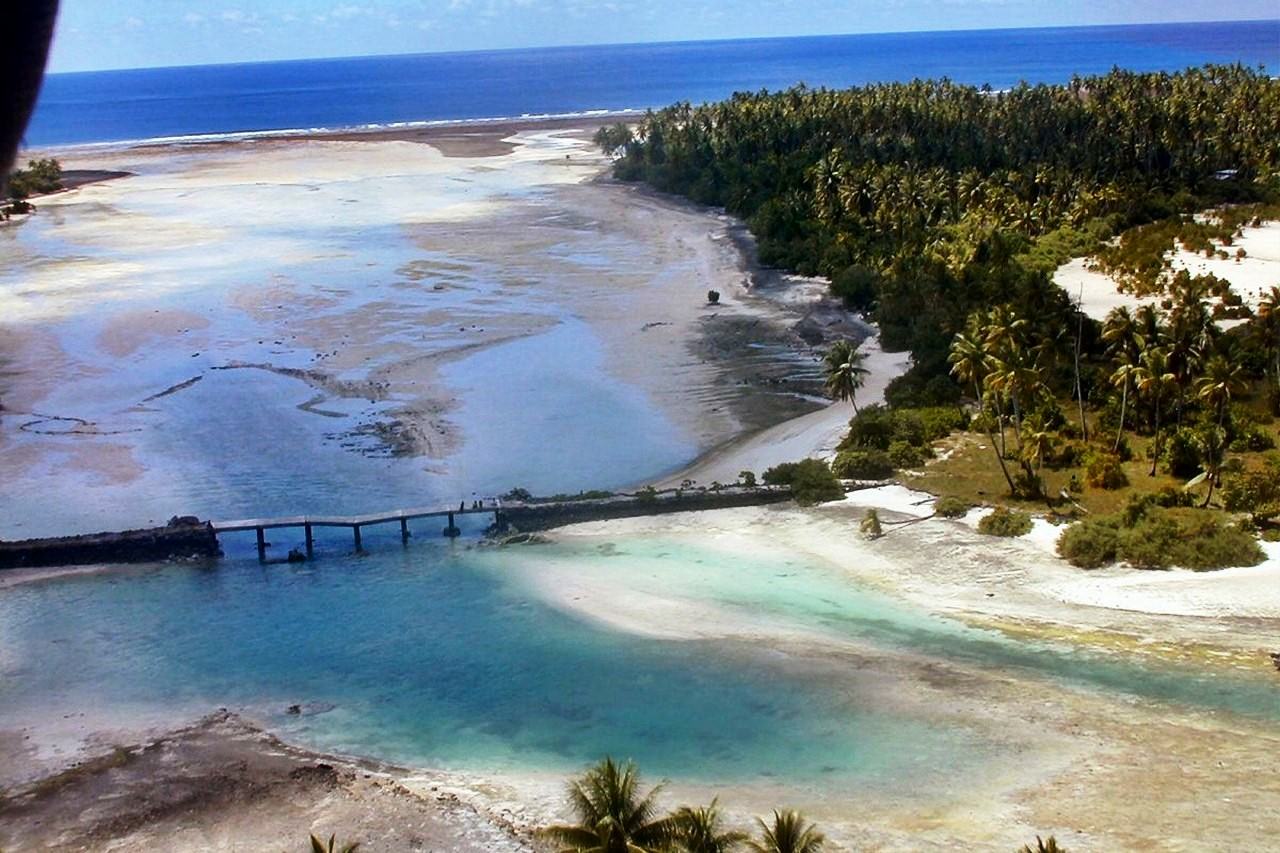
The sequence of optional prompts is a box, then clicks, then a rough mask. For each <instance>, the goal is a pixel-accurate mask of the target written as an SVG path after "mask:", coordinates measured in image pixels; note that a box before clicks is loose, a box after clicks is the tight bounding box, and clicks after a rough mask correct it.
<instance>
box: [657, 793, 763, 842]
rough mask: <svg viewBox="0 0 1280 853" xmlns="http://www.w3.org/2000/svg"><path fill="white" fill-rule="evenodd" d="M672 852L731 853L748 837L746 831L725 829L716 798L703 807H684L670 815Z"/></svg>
mask: <svg viewBox="0 0 1280 853" xmlns="http://www.w3.org/2000/svg"><path fill="white" fill-rule="evenodd" d="M671 819H672V822H673V823H674V824H675V845H674V851H675V853H730V851H733V850H737V849H739V848H740V847H741V846H742V845H743V844H744V843H745V842H746V840H747V834H746V833H745V832H738V831H737V830H726V829H724V821H723V820H722V819H721V816H720V807H719V804H718V801H717V800H712V801H711V805H709V806H704V807H702V808H697V809H693V808H689V807H688V806H684V807H683V808H681V809H680V810H679V811H677V812H676V813H675V814H674V815H672V816H671Z"/></svg>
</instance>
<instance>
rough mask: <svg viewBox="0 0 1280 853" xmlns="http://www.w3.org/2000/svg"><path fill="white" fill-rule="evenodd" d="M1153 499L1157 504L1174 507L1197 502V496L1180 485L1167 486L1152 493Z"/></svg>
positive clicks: (1168, 507) (1166, 507) (1169, 507)
mask: <svg viewBox="0 0 1280 853" xmlns="http://www.w3.org/2000/svg"><path fill="white" fill-rule="evenodd" d="M1151 500H1152V502H1153V503H1154V504H1155V505H1156V506H1160V507H1164V508H1165V509H1173V508H1175V507H1185V506H1191V505H1193V504H1194V503H1195V502H1196V496H1195V495H1193V494H1192V493H1191V492H1188V491H1187V490H1186V489H1183V488H1179V487H1178V486H1165V487H1164V488H1163V489H1161V490H1160V491H1158V492H1155V493H1154V494H1152V495H1151Z"/></svg>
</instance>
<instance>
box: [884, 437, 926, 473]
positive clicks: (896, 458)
mask: <svg viewBox="0 0 1280 853" xmlns="http://www.w3.org/2000/svg"><path fill="white" fill-rule="evenodd" d="M887 455H888V457H889V462H890V464H892V465H893V467H894V468H899V469H901V468H919V467H920V466H921V465H923V464H924V463H925V460H926V459H928V458H929V457H931V456H932V455H933V454H932V453H931V452H929V451H928V449H927V448H924V447H916V446H914V445H911V444H907V443H906V442H905V441H895V442H893V443H892V444H890V445H889V450H888V453H887Z"/></svg>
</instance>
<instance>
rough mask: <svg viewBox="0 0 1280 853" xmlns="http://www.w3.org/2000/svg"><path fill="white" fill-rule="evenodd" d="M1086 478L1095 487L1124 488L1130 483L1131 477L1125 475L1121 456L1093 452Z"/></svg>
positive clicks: (1086, 470)
mask: <svg viewBox="0 0 1280 853" xmlns="http://www.w3.org/2000/svg"><path fill="white" fill-rule="evenodd" d="M1084 479H1085V482H1086V483H1088V484H1089V485H1090V486H1091V487H1092V488H1095V489H1108V490H1111V489H1123V488H1124V487H1125V486H1127V485H1129V478H1128V477H1126V476H1125V473H1124V467H1123V466H1122V465H1121V464H1120V458H1119V457H1118V456H1112V455H1111V454H1110V453H1097V452H1094V453H1091V454H1090V455H1089V462H1088V465H1087V466H1086V468H1085V472H1084Z"/></svg>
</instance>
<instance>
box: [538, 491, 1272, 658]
mask: <svg viewBox="0 0 1280 853" xmlns="http://www.w3.org/2000/svg"><path fill="white" fill-rule="evenodd" d="M931 504H932V499H931V497H930V496H929V495H926V494H923V493H918V492H913V491H911V490H909V489H905V488H903V487H901V486H887V487H883V488H879V489H868V490H864V491H859V492H853V493H851V494H850V495H849V496H848V497H847V498H846V499H845V500H844V501H842V502H838V503H834V504H824V505H822V506H821V507H819V508H817V509H815V510H812V511H804V510H798V509H786V508H778V507H762V508H743V509H728V510H717V511H714V512H705V513H697V514H678V515H671V516H661V517H655V518H649V519H644V518H639V519H627V520H619V521H609V522H595V523H591V524H581V525H572V526H569V527H565V528H561V529H560V530H558V531H556V534H555V535H556V536H557V537H561V536H563V537H580V536H587V537H604V536H607V535H616V536H649V535H658V536H667V535H672V536H679V537H689V538H690V539H691V540H693V541H697V542H698V543H699V544H700V545H702V546H705V547H709V548H717V547H719V548H728V549H730V550H733V549H738V550H741V551H744V552H747V553H756V552H760V551H761V550H762V549H763V550H764V551H771V552H774V553H779V554H807V555H811V556H813V557H816V558H818V559H820V560H823V561H825V562H828V563H831V564H833V565H836V566H839V567H841V568H842V569H843V570H844V571H846V572H848V574H849V576H850V578H851V579H854V580H856V581H858V582H862V583H869V584H871V585H872V586H874V587H876V588H879V589H884V590H886V591H889V592H891V593H893V594H894V595H897V596H901V597H904V598H907V599H909V600H910V601H911V602H912V603H913V604H915V605H917V606H919V607H922V608H924V609H926V610H930V611H934V612H939V613H949V614H960V615H964V616H966V617H973V618H975V619H976V620H977V621H979V622H984V621H987V620H991V621H996V622H999V621H1001V620H1015V621H1019V620H1026V621H1028V622H1039V623H1044V624H1057V625H1063V626H1072V627H1073V628H1076V629H1079V630H1081V631H1086V632H1087V631H1089V630H1095V629H1096V630H1104V631H1118V632H1122V633H1127V634H1130V635H1131V636H1134V637H1139V638H1141V637H1147V636H1150V637H1164V636H1165V635H1168V634H1170V633H1171V627H1172V628H1173V630H1172V636H1177V637H1178V638H1180V639H1181V640H1184V641H1189V642H1205V643H1213V644H1222V645H1224V646H1227V647H1230V648H1233V649H1235V650H1237V651H1241V652H1244V653H1246V654H1248V655H1251V656H1252V657H1253V659H1254V660H1255V661H1256V662H1257V664H1258V665H1259V666H1264V667H1265V666H1269V663H1268V662H1267V661H1266V659H1265V656H1264V655H1263V654H1262V652H1263V651H1264V650H1266V649H1268V648H1269V647H1270V646H1272V645H1274V637H1275V636H1276V635H1275V634H1274V633H1272V632H1275V631H1280V593H1277V589H1280V553H1278V552H1280V548H1277V547H1276V546H1274V545H1271V544H1268V545H1267V546H1266V547H1267V549H1268V554H1269V559H1268V560H1267V562H1265V563H1263V564H1262V565H1260V566H1257V567H1253V568H1248V569H1228V570H1225V571H1220V572H1187V571H1181V570H1178V571H1169V572H1150V571H1139V570H1134V569H1109V570H1101V571H1088V572H1087V571H1084V570H1081V569H1076V568H1074V567H1072V566H1070V565H1068V564H1067V563H1066V562H1065V561H1063V560H1061V559H1059V558H1057V557H1055V556H1053V555H1052V554H1051V553H1050V552H1048V551H1047V549H1046V547H1045V544H1044V542H1043V541H1041V542H1037V541H1036V540H1034V539H1031V538H1030V537H1027V538H1023V539H1011V540H1004V539H998V538H995V537H989V536H983V535H982V534H979V533H977V532H976V530H975V529H974V527H975V525H976V519H977V517H979V516H980V514H981V513H974V514H973V516H972V518H970V519H965V520H955V521H950V520H946V519H939V518H928V516H929V515H931V513H932V509H931ZM868 507H875V508H877V509H879V510H881V512H882V517H883V518H884V519H886V520H887V521H888V522H890V523H889V524H886V530H887V531H888V533H887V535H886V536H884V537H883V538H882V539H879V540H876V541H874V542H868V541H866V540H865V539H864V538H862V537H861V536H860V535H859V534H858V533H857V523H858V521H860V520H861V518H862V514H863V512H864V510H865V509H866V508H868ZM912 519H922V520H920V521H918V522H912V521H911V520H912ZM899 522H909V523H906V524H900V523H899ZM1046 526H1047V525H1046ZM1039 538H1040V539H1041V540H1048V539H1049V538H1050V537H1048V536H1044V535H1043V534H1042V535H1041V537H1039ZM1052 539H1053V541H1056V537H1052ZM555 586H556V584H554V583H551V584H548V591H549V594H552V593H551V588H553V587H555ZM554 594H555V595H556V597H557V600H561V601H562V603H563V600H564V598H565V596H567V595H568V593H565V594H564V595H561V594H559V593H554ZM593 601H594V599H593V598H592V597H591V596H589V595H587V596H583V597H582V598H581V600H580V602H579V604H578V605H575V606H576V607H577V606H580V607H581V608H583V609H584V610H586V609H590V608H591V606H592V604H593ZM621 601H622V603H625V600H621ZM637 601H638V602H639V604H638V609H639V610H640V611H641V612H643V611H644V610H645V605H646V604H654V603H655V602H654V601H653V600H652V599H651V598H646V597H645V596H640V597H638V598H637ZM618 603H619V600H615V601H614V602H613V604H614V605H617V604H618ZM566 606H568V605H566ZM663 606H666V607H675V606H676V605H673V604H671V603H670V602H667V603H666V604H664V605H663ZM681 606H683V605H681ZM605 609H615V608H605ZM1178 616H1186V617H1190V618H1188V619H1174V620H1172V621H1171V620H1170V619H1167V618H1166V617H1178ZM1221 617H1229V618H1228V620H1227V621H1223V620H1222V618H1221ZM610 618H622V617H621V616H619V615H618V614H617V613H614V614H612V615H611V616H610ZM630 618H631V621H635V619H637V618H639V617H637V616H633V617H630ZM1259 620H1261V621H1259ZM652 621H653V622H654V623H655V624H661V623H662V620H652ZM685 624H688V623H685ZM714 624H715V623H714V622H713V621H712V622H707V621H696V622H694V623H693V625H695V626H696V628H695V630H698V631H702V632H705V631H709V630H714ZM1274 650H1277V651H1280V649H1274Z"/></svg>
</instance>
